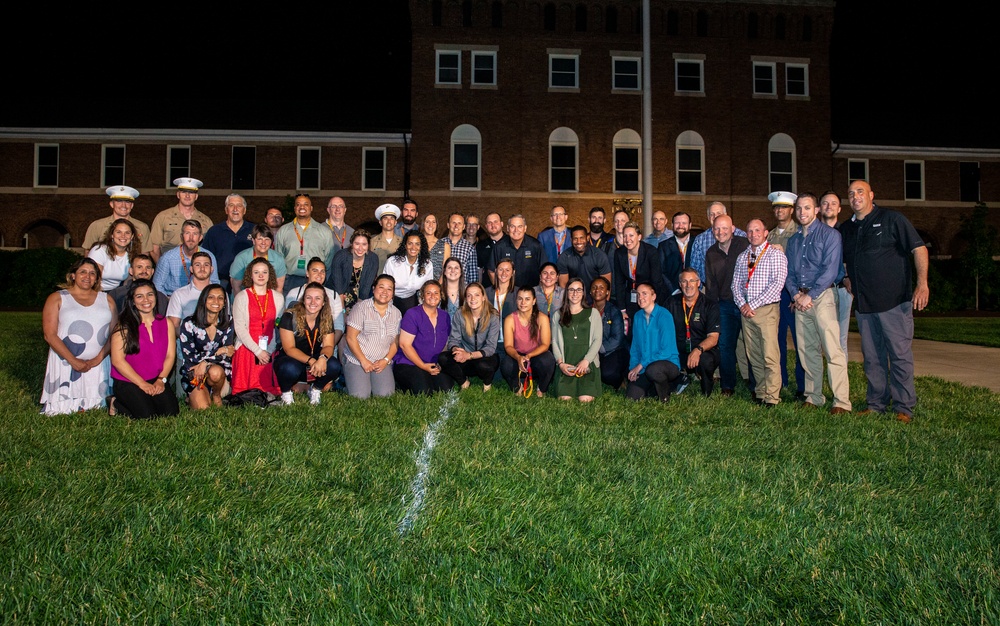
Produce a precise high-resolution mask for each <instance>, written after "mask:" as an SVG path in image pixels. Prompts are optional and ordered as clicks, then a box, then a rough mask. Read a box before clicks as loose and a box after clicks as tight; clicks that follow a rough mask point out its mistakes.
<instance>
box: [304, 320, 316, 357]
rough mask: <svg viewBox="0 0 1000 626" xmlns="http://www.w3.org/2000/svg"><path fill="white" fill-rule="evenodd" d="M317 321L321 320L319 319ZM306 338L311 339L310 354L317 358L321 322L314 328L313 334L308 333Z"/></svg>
mask: <svg viewBox="0 0 1000 626" xmlns="http://www.w3.org/2000/svg"><path fill="white" fill-rule="evenodd" d="M316 321H317V322H319V320H316ZM306 339H307V340H308V341H309V356H311V357H312V358H316V340H317V339H319V324H317V325H316V328H313V332H312V336H309V333H306Z"/></svg>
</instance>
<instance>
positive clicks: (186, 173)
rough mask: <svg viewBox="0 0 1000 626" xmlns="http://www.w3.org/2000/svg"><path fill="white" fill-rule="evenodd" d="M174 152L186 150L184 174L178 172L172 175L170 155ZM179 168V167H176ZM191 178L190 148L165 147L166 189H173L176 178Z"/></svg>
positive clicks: (172, 168)
mask: <svg viewBox="0 0 1000 626" xmlns="http://www.w3.org/2000/svg"><path fill="white" fill-rule="evenodd" d="M174 150H186V151H187V165H186V166H185V171H184V172H178V173H177V174H174V172H173V170H174V164H173V162H172V161H171V153H172V152H173V151H174ZM178 167H179V166H178ZM190 176H191V146H190V145H188V146H180V145H168V146H167V184H166V188H167V189H175V187H174V180H176V179H178V178H189V177H190Z"/></svg>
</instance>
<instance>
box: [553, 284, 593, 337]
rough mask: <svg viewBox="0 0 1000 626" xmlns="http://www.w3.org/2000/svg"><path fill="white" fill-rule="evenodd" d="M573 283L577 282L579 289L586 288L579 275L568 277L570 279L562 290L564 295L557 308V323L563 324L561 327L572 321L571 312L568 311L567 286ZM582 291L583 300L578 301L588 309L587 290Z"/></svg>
mask: <svg viewBox="0 0 1000 626" xmlns="http://www.w3.org/2000/svg"><path fill="white" fill-rule="evenodd" d="M573 283H579V284H580V288H581V289H584V290H586V288H587V286H586V285H584V284H583V279H582V278H580V277H577V278H572V279H570V281H569V282H568V283H566V291H565V292H564V295H563V303H562V307H560V308H559V325H560V326H563V327H565V326H569V323H570V322H572V321H573V314H572V313H570V311H569V307H570V303H569V287H570V285H572V284H573ZM583 293H584V298H583V300H581V301H580V305H581V306H582V307H583V308H584V309H589V308H590V307H589V306H587V297H586V294H587V292H586V291H584V292H583Z"/></svg>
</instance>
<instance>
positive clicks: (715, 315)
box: [667, 268, 721, 398]
mask: <svg viewBox="0 0 1000 626" xmlns="http://www.w3.org/2000/svg"><path fill="white" fill-rule="evenodd" d="M678 280H679V283H680V289H681V292H680V293H677V294H674V295H672V296H670V299H669V300H668V301H667V310H668V311H670V314H671V315H673V316H674V328H676V329H677V352H678V355H679V356H680V361H681V368H682V369H684V370H686V371H687V372H688V373H695V374H697V375H698V377H699V378H701V393H702V394H704V395H705V397H706V398H707V397H708V396H710V395H712V388H713V387H714V386H715V381H714V374H715V368H717V367H718V366H719V334H720V332H721V330H720V325H719V303H718V302H716V301H715V300H713V299H711V298H709V297H708V296H705V295H702V294H701V292H700V291H699V289H700V287H701V280H700V279H699V278H698V272H696V271H695V270H693V269H691V268H688V269H686V270H682V271H681V273H680V276H679V278H678Z"/></svg>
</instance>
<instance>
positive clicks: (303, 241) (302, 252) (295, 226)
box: [292, 220, 312, 256]
mask: <svg viewBox="0 0 1000 626" xmlns="http://www.w3.org/2000/svg"><path fill="white" fill-rule="evenodd" d="M310 226H312V220H309V223H308V224H306V227H305V228H303V229H302V234H301V235H300V234H299V223H298V222H292V229H293V230H295V236H296V238H298V240H299V256H304V255H305V253H306V231H307V230H309V227H310Z"/></svg>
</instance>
